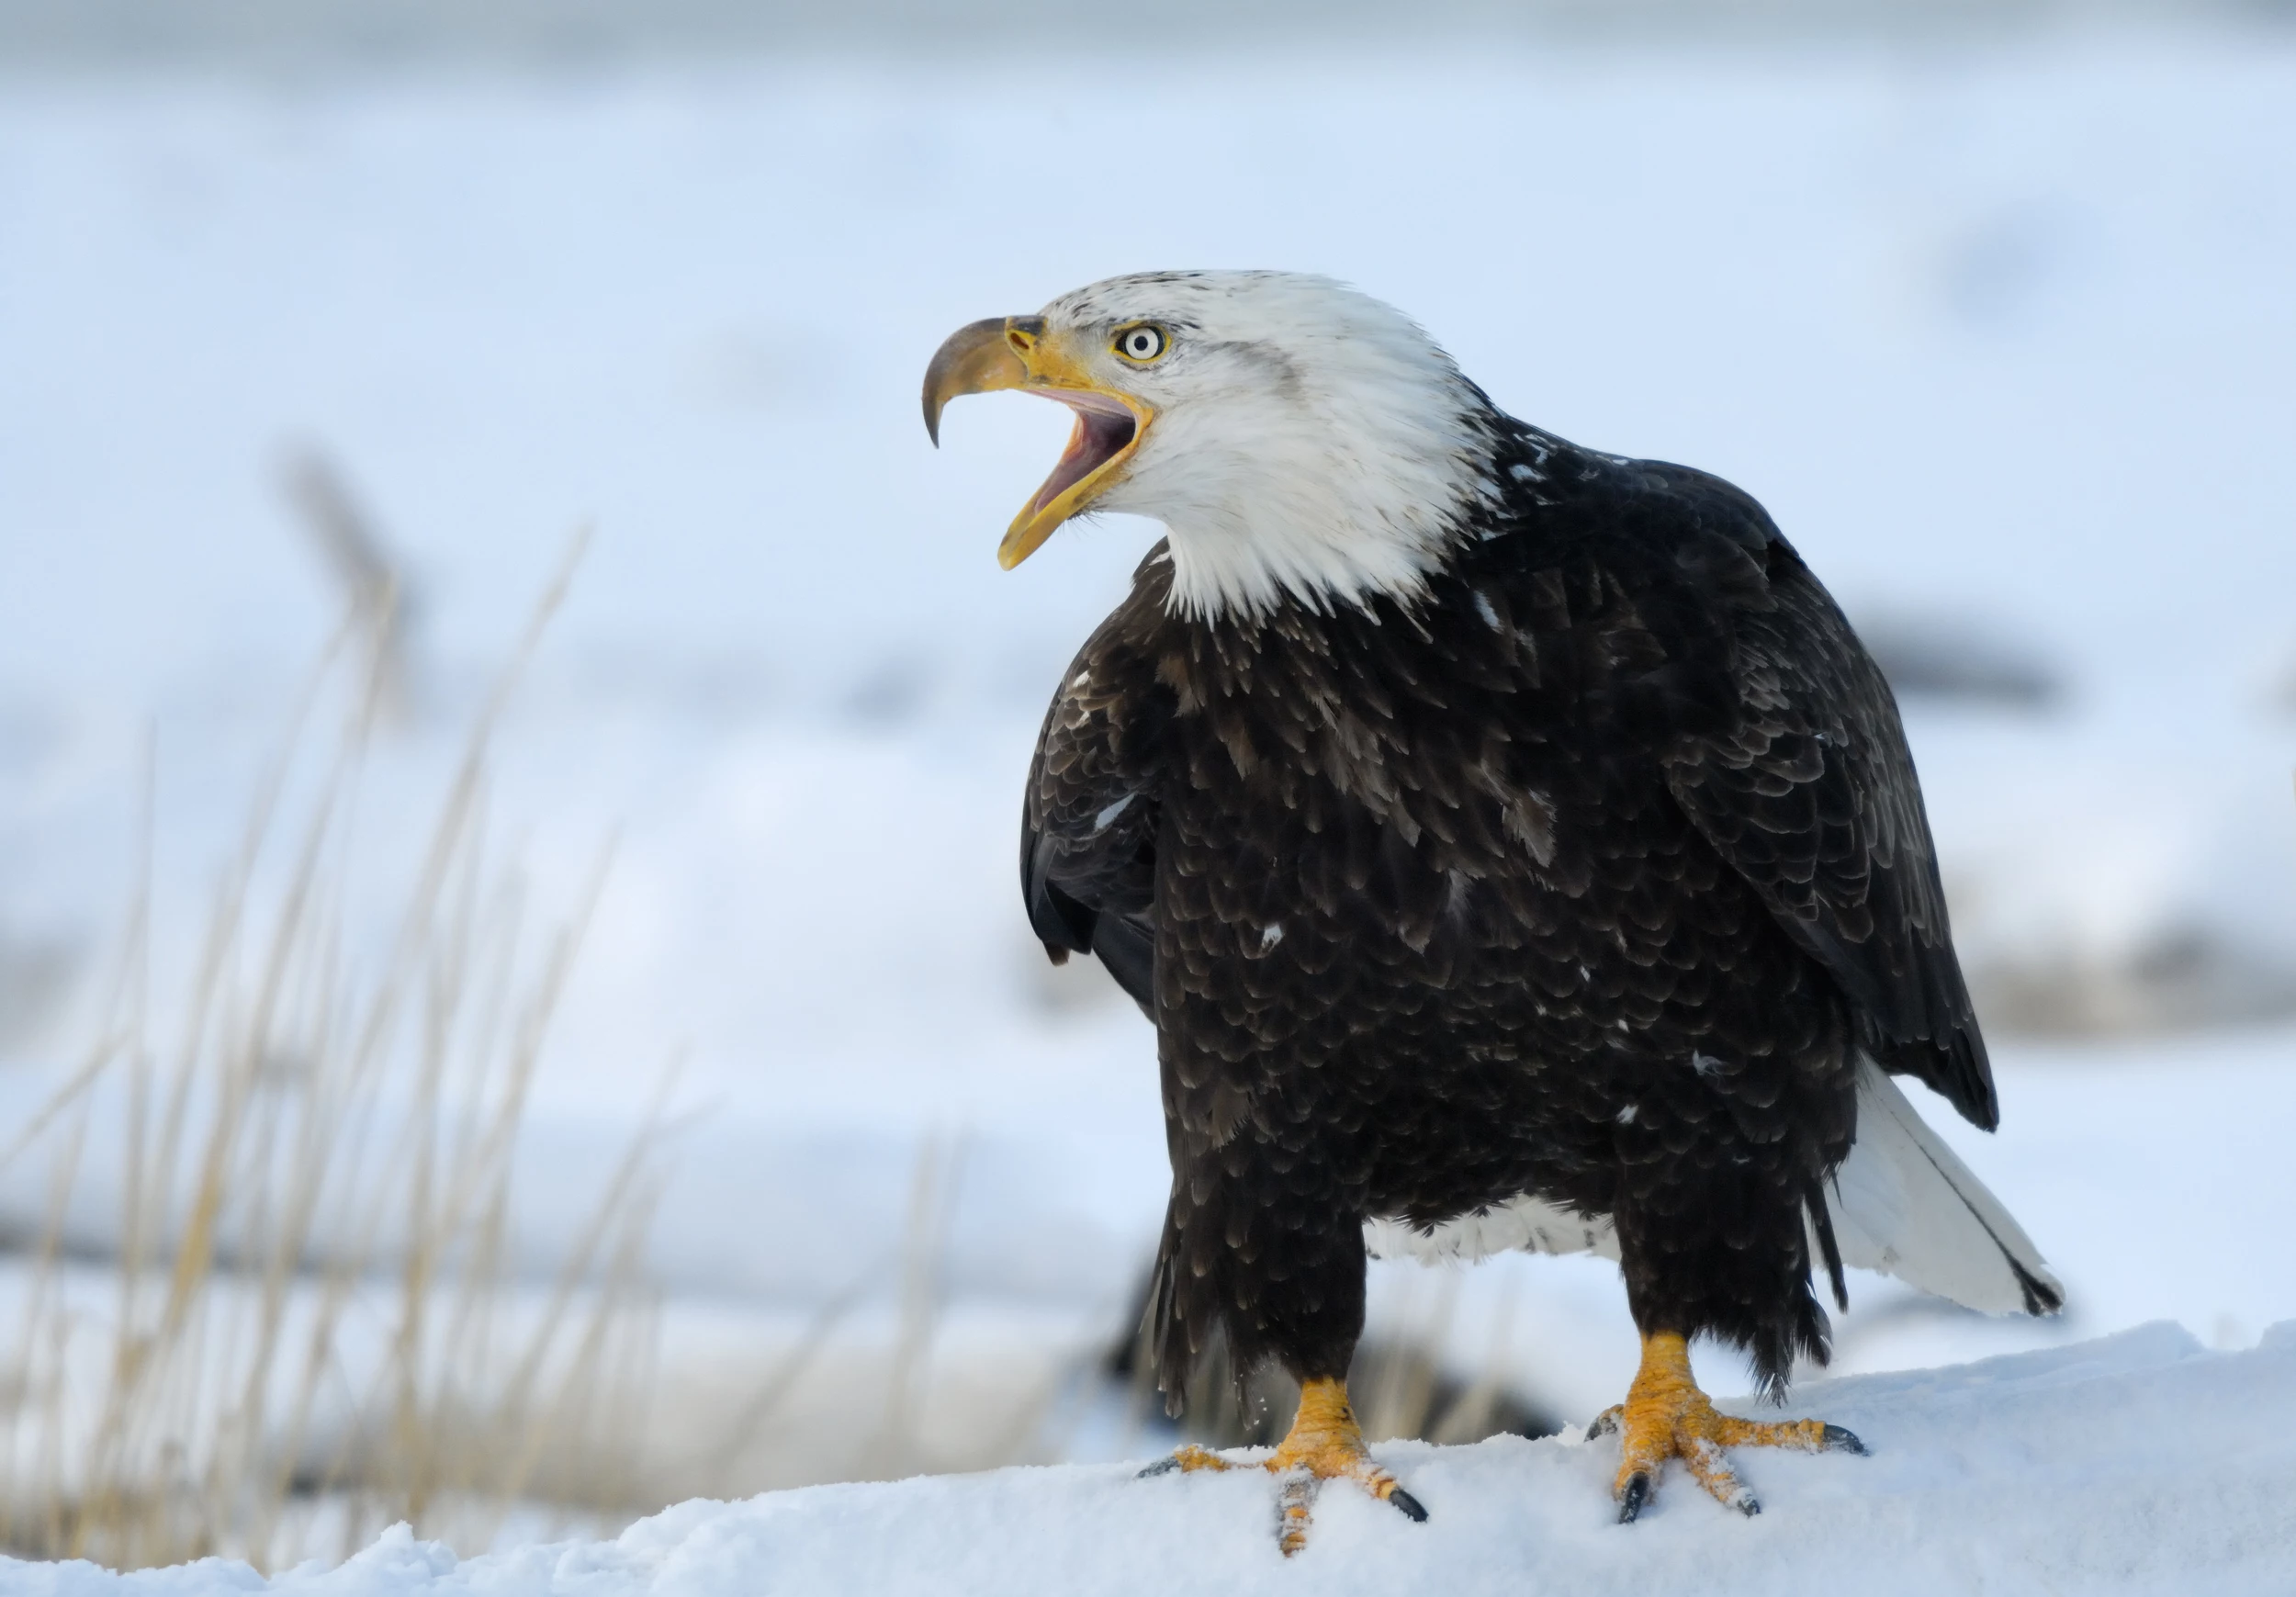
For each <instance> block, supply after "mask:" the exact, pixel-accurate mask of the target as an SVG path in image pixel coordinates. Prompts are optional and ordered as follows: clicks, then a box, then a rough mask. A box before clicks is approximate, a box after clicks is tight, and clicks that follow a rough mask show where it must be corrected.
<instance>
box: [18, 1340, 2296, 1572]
mask: <svg viewBox="0 0 2296 1597" xmlns="http://www.w3.org/2000/svg"><path fill="white" fill-rule="evenodd" d="M1794 1407H1795V1410H1796V1411H1802V1412H1810V1413H1818V1414H1822V1415H1823V1416H1824V1417H1826V1418H1828V1419H1829V1420H1831V1421H1833V1422H1835V1423H1840V1424H1846V1425H1848V1426H1850V1427H1851V1429H1852V1430H1854V1431H1856V1432H1857V1433H1858V1434H1859V1435H1860V1436H1861V1437H1862V1438H1863V1440H1864V1441H1865V1443H1866V1444H1867V1445H1868V1446H1869V1447H1870V1448H1871V1449H1872V1454H1871V1456H1869V1457H1865V1458H1854V1457H1850V1456H1843V1455H1821V1456H1805V1455H1792V1454H1778V1453H1771V1452H1767V1451H1755V1450H1747V1451H1745V1452H1742V1453H1741V1454H1740V1455H1739V1459H1738V1462H1739V1467H1740V1471H1741V1474H1742V1475H1743V1477H1744V1478H1745V1479H1747V1480H1748V1481H1749V1482H1750V1483H1751V1484H1752V1485H1754V1486H1755V1487H1756V1489H1757V1490H1758V1491H1759V1493H1760V1496H1761V1501H1762V1513H1761V1515H1760V1516H1759V1517H1758V1518H1754V1519H1750V1520H1747V1519H1741V1518H1739V1516H1738V1515H1736V1514H1734V1513H1728V1512H1727V1511H1725V1510H1723V1509H1722V1508H1721V1507H1719V1506H1718V1505H1717V1504H1716V1503H1714V1502H1713V1501H1710V1500H1708V1499H1707V1498H1705V1496H1703V1495H1702V1494H1700V1493H1699V1492H1698V1491H1697V1490H1696V1489H1695V1488H1694V1486H1693V1485H1691V1484H1690V1483H1689V1482H1688V1480H1687V1479H1685V1478H1684V1477H1683V1474H1682V1473H1681V1472H1680V1470H1679V1469H1676V1470H1674V1471H1672V1472H1671V1473H1670V1475H1669V1476H1668V1477H1667V1479H1666V1481H1665V1483H1664V1485H1663V1487H1662V1488H1661V1491H1660V1496H1659V1498H1658V1500H1657V1501H1656V1503H1655V1505H1654V1506H1653V1507H1652V1508H1651V1509H1649V1510H1648V1511H1646V1513H1645V1514H1644V1515H1643V1517H1642V1519H1641V1520H1640V1521H1638V1523H1637V1524H1634V1525H1633V1526H1631V1527H1622V1526H1619V1525H1617V1524H1615V1523H1613V1521H1614V1513H1615V1511H1614V1510H1613V1509H1612V1507H1611V1504H1610V1501H1609V1482H1610V1478H1611V1475H1612V1472H1613V1471H1614V1470H1615V1468H1617V1447H1616V1445H1615V1443H1608V1442H1581V1440H1579V1439H1578V1437H1577V1436H1576V1435H1575V1434H1570V1435H1566V1436H1564V1437H1559V1438H1553V1439H1549V1440H1547V1441H1541V1442H1526V1441H1524V1440H1522V1439H1520V1438H1517V1437H1511V1436H1509V1437H1498V1438H1494V1439H1492V1440H1491V1441H1488V1442H1484V1443H1481V1444H1480V1445H1475V1446H1471V1447H1435V1446H1431V1445H1426V1444H1423V1443H1396V1444H1389V1445H1383V1446H1380V1447H1379V1448H1378V1449H1377V1451H1378V1453H1379V1456H1380V1458H1381V1459H1382V1460H1383V1461H1384V1462H1386V1463H1387V1464H1388V1465H1389V1466H1390V1468H1393V1469H1394V1470H1395V1472H1396V1474H1397V1475H1398V1476H1399V1477H1400V1478H1401V1480H1402V1481H1403V1483H1404V1484H1405V1485H1406V1486H1407V1487H1408V1488H1409V1489H1410V1490H1411V1491H1412V1493H1413V1494H1414V1495H1416V1496H1417V1497H1418V1498H1419V1499H1420V1500H1421V1501H1423V1502H1424V1503H1425V1504H1426V1505H1427V1507H1428V1509H1429V1511H1430V1518H1429V1521H1428V1523H1427V1524H1424V1525H1413V1524H1410V1523H1408V1522H1407V1521H1405V1520H1404V1519H1403V1518H1402V1516H1401V1515H1400V1514H1398V1513H1394V1512H1393V1511H1391V1510H1390V1509H1389V1508H1387V1507H1386V1506H1385V1505H1383V1504H1380V1503H1377V1502H1375V1501H1372V1500H1370V1499H1369V1498H1367V1497H1364V1496H1361V1495H1358V1494H1356V1493H1355V1492H1353V1491H1351V1490H1347V1489H1345V1487H1343V1486H1332V1487H1327V1488H1326V1489H1325V1490H1324V1491H1323V1492H1322V1496H1321V1498H1320V1500H1319V1501H1318V1504H1317V1509H1316V1520H1315V1526H1314V1531H1313V1535H1312V1537H1311V1542H1310V1545H1309V1546H1308V1548H1307V1550H1306V1551H1305V1552H1304V1553H1302V1554H1301V1555H1300V1557H1299V1558H1297V1559H1296V1560H1293V1561H1289V1562H1287V1561H1286V1560H1285V1559H1284V1558H1282V1557H1281V1556H1280V1555H1279V1554H1278V1553H1277V1550H1276V1545H1275V1536H1274V1518H1275V1515H1274V1492H1273V1490H1272V1485H1271V1482H1270V1481H1269V1479H1268V1478H1267V1477H1266V1476H1265V1475H1262V1474H1260V1473H1259V1472H1257V1471H1237V1472H1231V1473H1228V1474H1225V1475H1196V1476H1187V1477H1173V1476H1165V1477H1158V1478H1156V1479H1152V1480H1140V1479H1134V1472H1135V1471H1136V1469H1137V1468H1138V1467H1139V1461H1138V1460H1131V1461H1127V1462H1125V1463H1123V1464H1116V1465H1097V1466H1083V1465H1071V1466H1064V1467H1059V1468H1026V1469H1003V1470H997V1471H993V1472H990V1473H987V1474H981V1475H970V1476H944V1477H924V1478H919V1479H911V1480H905V1481H900V1482H896V1483H892V1484H879V1485H846V1486H819V1487H810V1488H807V1489H805V1490H798V1491H787V1492H777V1493H771V1494H769V1495H767V1496H763V1497H760V1498H756V1499H753V1500H751V1501H747V1502H740V1503H732V1504H726V1503H714V1502H701V1501H697V1502H689V1503H684V1504H681V1506H679V1507H677V1508H673V1509H671V1510H670V1511H669V1512H667V1513H660V1514H657V1515H655V1516H654V1517H653V1518H651V1519H647V1520H642V1521H640V1522H639V1523H638V1524H634V1525H632V1526H631V1527H630V1528H629V1529H628V1530H627V1531H625V1532H624V1533H623V1534H622V1535H620V1536H618V1537H616V1538H614V1539H613V1540H612V1541H607V1542H596V1543H562V1544H557V1545H545V1546H522V1547H518V1548H515V1549H512V1550H509V1551H506V1552H502V1553H499V1554H494V1555H489V1556H482V1557H478V1558H456V1555H455V1554H454V1553H453V1552H452V1551H450V1550H449V1549H447V1548H446V1547H445V1546H439V1545H437V1544H431V1543H422V1542H419V1541H416V1540H415V1539H413V1538H412V1537H411V1535H409V1534H408V1533H407V1532H406V1531H405V1529H404V1527H400V1529H399V1530H397V1531H394V1532H392V1533H390V1534H388V1535H385V1536H383V1537H382V1538H381V1539H380V1540H379V1541H377V1543H376V1544H375V1545H374V1546H371V1547H368V1548H367V1549H366V1551H364V1552H362V1553H360V1554H358V1555H357V1556H356V1557H355V1558H351V1559H350V1560H349V1561H348V1562H346V1563H344V1564H343V1565H342V1566H341V1567H339V1568H336V1569H324V1568H321V1567H318V1566H310V1567H306V1568H303V1569H295V1570H291V1571H288V1572H287V1573H285V1574H282V1575H281V1576H279V1577H278V1578H277V1579H276V1580H274V1581H272V1582H270V1583H269V1585H268V1586H267V1587H266V1586H265V1584H264V1581H263V1580H261V1579H260V1578H259V1577H257V1576H256V1575H255V1574H254V1573H253V1571H252V1570H249V1569H247V1568H246V1567H245V1566H243V1565H237V1564H231V1563H225V1562H222V1561H209V1562H206V1563H202V1564H196V1565H190V1566H186V1567H184V1568H182V1569H173V1570H167V1571H162V1572H156V1573H146V1574H142V1575H129V1576H121V1575H115V1574H111V1573H109V1572H107V1571H103V1570H100V1569H96V1568H94V1567H92V1566H89V1565H85V1564H77V1565H61V1566H59V1565H47V1566H31V1565H25V1564H19V1563H6V1564H0V1583H5V1584H6V1586H7V1587H8V1589H9V1590H11V1591H21V1592H24V1593H26V1594H27V1597H113V1594H115V1593H118V1594H121V1597H125V1594H126V1593H129V1592H133V1593H138V1594H140V1597H209V1594H213V1597H226V1594H229V1593H238V1592H244V1591H262V1590H266V1589H267V1590H271V1591H280V1592H295V1593H310V1597H416V1594H418V1593H432V1592H435V1593H448V1592H470V1593H486V1594H487V1597H526V1594H528V1593H533V1594H535V1597H541V1594H543V1593H553V1594H567V1597H573V1594H577V1593H579V1594H580V1597H618V1594H620V1593H625V1592H626V1593H631V1594H633V1597H636V1594H637V1593H649V1594H660V1597H669V1594H671V1593H690V1594H692V1597H723V1594H725V1593H729V1592H741V1593H744V1594H745V1597H772V1594H774V1593H780V1592H788V1593H792V1594H799V1593H803V1594H806V1597H811V1594H813V1593H818V1592H825V1591H838V1592H854V1593H863V1592H865V1593H869V1594H870V1597H890V1594H893V1593H900V1592H912V1591H914V1592H951V1591H984V1592H985V1591H994V1592H996V1593H999V1594H1000V1597H1030V1594H1031V1593H1035V1592H1040V1591H1041V1592H1045V1593H1048V1594H1057V1597H1069V1594H1070V1593H1073V1592H1076V1591H1092V1592H1096V1593H1105V1594H1108V1597H1117V1594H1120V1593H1125V1592H1141V1593H1154V1594H1155V1597H1168V1594H1169V1593H1171V1592H1174V1591H1221V1592H1232V1593H1235V1594H1237V1597H1249V1594H1251V1593H1255V1592H1263V1591H1298V1590H1301V1589H1303V1587H1311V1588H1312V1589H1313V1590H1315V1591H1319V1592H1323V1593H1330V1594H1333V1597H1339V1594H1342V1593H1348V1592H1357V1591H1362V1592H1377V1593H1391V1592H1395V1591H1432V1590H1442V1591H1456V1592H1460V1593H1472V1592H1483V1591H1491V1592H1500V1591H1509V1592H1513V1591H1526V1590H1527V1591H1571V1592H1583V1593H1589V1594H1594V1593H1602V1592H1620V1593H1647V1592H1649V1591H1666V1590H1694V1591H1702V1592H1710V1593H1715V1594H1716V1597H1728V1594H1730V1593H1736V1592H1747V1593H1757V1592H1758V1593H1761V1597H1795V1594H1797V1593H1804V1592H1807V1593H1812V1594H1816V1597H1832V1594H1833V1593H1836V1592H1839V1591H1842V1590H1844V1589H1845V1587H1848V1588H1851V1589H1854V1590H1857V1591H1870V1592H1900V1591H1902V1592H1920V1593H1924V1594H1927V1593H1930V1592H1934V1591H1966V1592H1997V1591H1998V1592H2027V1591H2079V1592H2082V1593H2085V1594H2088V1597H2119V1594H2122V1593H2128V1594H2134V1593H2144V1592H2163V1593H2167V1592H2176V1593H2184V1592H2191V1591H2207V1592H2209V1593H2211V1594H2212V1597H2240V1594H2243V1593H2248V1592H2256V1593H2264V1592H2275V1593H2277V1592H2282V1591H2286V1590H2287V1589H2288V1584H2289V1581H2290V1579H2291V1577H2296V1528H2292V1527H2291V1526H2290V1522H2289V1518H2288V1514H2287V1512H2286V1505H2287V1502H2288V1501H2289V1496H2290V1493H2291V1492H2296V1434H2291V1432H2290V1427H2289V1423H2288V1416H2289V1415H2290V1413H2296V1324H2284V1325H2280V1326H2276V1327H2274V1328H2273V1329H2272V1330H2271V1331H2270V1332H2269V1333H2267V1335H2266V1336H2265V1338H2264V1340H2263V1342H2262V1343H2261V1344H2259V1345H2258V1346H2257V1347H2256V1348H2254V1349H2252V1350H2250V1351H2248V1352H2245V1353H2237V1354H2212V1353H2209V1352H2207V1351H2206V1350H2204V1349H2202V1348H2201V1347H2200V1346H2199V1344H2196V1343H2195V1342H2194V1341H2193V1340H2192V1338H2191V1337H2190V1336H2189V1334H2187V1333H2185V1332H2183V1331H2181V1330H2179V1329H2178V1328H2177V1327H2175V1326H2171V1325H2165V1324H2155V1325H2148V1326H2144V1327H2142V1328H2139V1329H2136V1330H2133V1331H2129V1332H2124V1333H2121V1334H2120V1335H2117V1336H2113V1337H2109V1338H2104V1339H2101V1340H2098V1341H2093V1342H2087V1343H2082V1344H2077V1345H2075V1346H2071V1347H2065V1348H2061V1349H2056V1350H2053V1351H2049V1352H2042V1353H2028V1354H2020V1355H2010V1356H2007V1357H2002V1358H1996V1359H1988V1360H1985V1361H1983V1362H1980V1363H1976V1364H1970V1365H1963V1366H1954V1367H1951V1368H1945V1369H1937V1370H1929V1371H1922V1372H1919V1373H1914V1374H1905V1375H1887V1376H1864V1377H1859V1378H1853V1379H1848V1380H1840V1381H1829V1382H1826V1383H1823V1384H1818V1385H1812V1386H1810V1387H1808V1388H1806V1389H1804V1390H1803V1391H1801V1392H1800V1393H1799V1394H1797V1396H1796V1398H1795V1402H1794Z"/></svg>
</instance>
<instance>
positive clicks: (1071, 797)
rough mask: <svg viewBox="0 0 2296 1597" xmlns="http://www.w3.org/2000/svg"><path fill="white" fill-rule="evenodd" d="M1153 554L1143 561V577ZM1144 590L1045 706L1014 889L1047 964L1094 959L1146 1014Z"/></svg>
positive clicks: (1148, 779)
mask: <svg viewBox="0 0 2296 1597" xmlns="http://www.w3.org/2000/svg"><path fill="white" fill-rule="evenodd" d="M1161 548H1162V545H1159V546H1158V550H1159V553H1160V552H1161ZM1157 558H1158V555H1157V554H1152V555H1151V556H1150V557H1149V561H1148V563H1146V564H1143V565H1142V577H1143V578H1144V577H1145V576H1146V574H1147V572H1148V569H1149V566H1150V565H1152V564H1154V561H1155V560H1156V559H1157ZM1149 587H1150V584H1148V583H1147V582H1145V581H1144V580H1138V579H1136V583H1135V587H1134V590H1133V597H1132V599H1131V600H1129V601H1127V602H1126V603H1125V604H1123V605H1122V606H1120V607H1119V608H1118V610H1117V611H1116V612H1115V613H1114V614H1112V615H1110V616H1109V619H1108V620H1107V621H1106V622H1104V623H1102V624H1101V626H1100V628H1099V630H1098V631H1097V632H1095V633H1094V634H1093V635H1092V636H1091V637H1090V638H1089V639H1087V640H1086V643H1085V647H1084V648H1083V649H1082V650H1081V651H1080V652H1079V653H1078V654H1077V656H1076V658H1075V662H1074V663H1073V664H1071V665H1070V666H1069V668H1068V674H1067V676H1066V677H1065V678H1064V680H1062V683H1061V689H1060V692H1057V693H1055V694H1054V695H1053V697H1052V708H1051V709H1050V710H1048V711H1047V712H1046V713H1045V717H1044V730H1043V731H1042V733H1041V734H1040V735H1039V737H1038V738H1037V746H1036V759H1034V761H1033V762H1032V763H1031V764H1030V768H1029V786H1028V793H1027V795H1026V799H1025V801H1024V804H1023V806H1022V814H1021V825H1020V892H1021V896H1022V899H1023V901H1024V902H1025V903H1026V904H1027V905H1028V908H1029V924H1030V927H1031V928H1033V929H1034V930H1035V932H1036V935H1037V937H1038V938H1039V939H1041V941H1042V942H1043V944H1044V949H1045V952H1047V953H1048V954H1050V955H1051V956H1052V960H1053V962H1054V963H1056V964H1057V963H1062V962H1065V961H1066V960H1067V958H1068V956H1069V954H1070V953H1071V952H1076V953H1087V952H1088V953H1091V954H1093V955H1095V956H1097V958H1098V960H1099V961H1100V963H1101V964H1102V965H1103V966H1105V967H1107V969H1108V972H1109V974H1110V975H1112V976H1114V977H1115V978H1116V980H1117V984H1118V985H1120V986H1121V987H1122V988H1123V989H1124V991H1125V992H1127V993H1129V994H1131V996H1132V1000H1133V1002H1135V1003H1137V1004H1138V1005H1139V1006H1140V1007H1141V1008H1142V1009H1143V1010H1147V1011H1149V1012H1150V1013H1153V1012H1154V978H1155V947H1156V931H1155V883H1156V828H1157V826H1158V823H1159V821H1160V820H1161V815H1160V805H1159V804H1158V803H1157V801H1156V797H1155V793H1156V782H1155V775H1156V764H1155V754H1156V745H1157V738H1156V732H1155V729H1156V726H1157V725H1158V724H1159V723H1160V721H1161V719H1162V714H1161V711H1162V699H1163V697H1164V693H1163V690H1161V689H1160V688H1159V687H1158V686H1157V685H1156V683H1155V681H1154V669H1153V667H1152V666H1151V665H1149V664H1148V663H1147V662H1146V659H1145V657H1144V656H1143V655H1142V653H1141V652H1140V651H1139V650H1137V649H1136V648H1135V647H1133V641H1132V640H1133V639H1134V638H1135V637H1136V636H1137V635H1139V632H1140V630H1141V629H1140V626H1139V623H1140V621H1141V619H1142V616H1141V614H1140V611H1141V608H1142V599H1143V593H1144V590H1147V589H1148V588H1149ZM1150 597H1151V598H1153V596H1150Z"/></svg>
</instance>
